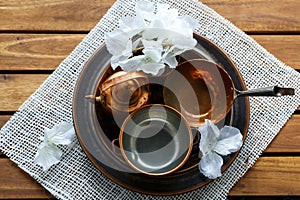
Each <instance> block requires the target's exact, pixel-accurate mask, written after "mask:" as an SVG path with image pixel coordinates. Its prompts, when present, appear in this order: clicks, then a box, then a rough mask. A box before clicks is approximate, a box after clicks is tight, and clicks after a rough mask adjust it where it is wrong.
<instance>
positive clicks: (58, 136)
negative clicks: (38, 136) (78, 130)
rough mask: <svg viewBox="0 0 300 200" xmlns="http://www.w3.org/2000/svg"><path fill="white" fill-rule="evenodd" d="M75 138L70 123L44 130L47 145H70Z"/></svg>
mask: <svg viewBox="0 0 300 200" xmlns="http://www.w3.org/2000/svg"><path fill="white" fill-rule="evenodd" d="M74 137H75V130H74V128H73V124H72V123H67V122H62V123H60V124H58V125H55V126H54V127H53V128H52V129H46V130H45V138H47V139H48V140H47V142H48V143H49V144H55V145H58V144H62V145H68V144H71V143H72V141H73V139H74Z"/></svg>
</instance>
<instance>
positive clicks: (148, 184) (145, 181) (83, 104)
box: [73, 34, 250, 195]
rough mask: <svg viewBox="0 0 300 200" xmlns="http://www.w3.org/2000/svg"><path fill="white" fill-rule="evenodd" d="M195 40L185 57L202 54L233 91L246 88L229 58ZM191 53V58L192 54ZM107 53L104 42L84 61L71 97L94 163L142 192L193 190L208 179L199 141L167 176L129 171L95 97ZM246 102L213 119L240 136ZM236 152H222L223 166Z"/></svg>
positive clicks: (78, 131) (243, 99)
mask: <svg viewBox="0 0 300 200" xmlns="http://www.w3.org/2000/svg"><path fill="white" fill-rule="evenodd" d="M194 38H195V39H196V40H197V41H198V44H197V46H196V48H195V49H196V54H197V55H196V54H195V53H193V52H195V51H194V50H193V51H188V52H185V54H184V56H183V57H184V58H185V59H186V60H188V59H193V58H202V59H207V60H210V61H212V62H215V63H217V64H219V65H220V66H222V67H223V68H224V69H225V70H226V71H227V72H228V73H229V75H230V76H231V78H232V80H233V82H234V85H235V88H236V89H237V90H245V89H246V88H245V84H244V81H243V79H242V77H241V75H240V74H239V72H238V70H237V68H236V67H235V65H234V64H233V62H232V61H231V60H230V58H229V57H228V56H227V55H226V54H225V53H224V52H223V51H222V50H221V49H219V48H218V47H217V46H216V45H215V44H213V43H212V42H210V41H209V40H207V39H206V38H204V37H202V36H199V35H197V34H194ZM195 56H196V57H195ZM110 58H111V55H110V54H109V53H108V51H107V50H106V47H105V46H103V47H102V48H100V49H99V50H98V51H97V52H96V53H95V54H94V55H93V56H92V57H91V59H90V60H89V61H88V62H87V63H86V65H85V67H84V69H83V71H82V73H81V75H80V77H79V79H78V82H77V85H76V88H75V92H74V100H73V120H74V126H75V131H76V134H77V137H78V140H79V142H80V144H81V146H82V148H83V150H84V152H85V153H86V155H87V156H88V158H89V159H90V160H91V161H92V162H93V164H94V165H95V166H96V167H97V168H98V169H99V170H100V171H101V172H102V173H103V174H104V175H106V176H107V177H108V178H110V179H111V180H112V181H114V182H115V183H117V184H119V185H121V186H123V187H125V188H127V189H130V190H133V191H136V192H140V193H144V194H152V195H173V194H180V193H184V192H188V191H192V190H195V189H197V188H200V187H202V186H203V185H205V184H207V183H209V182H210V181H211V180H210V179H208V178H206V177H205V176H204V175H202V174H201V173H200V171H199V169H198V162H199V158H198V153H199V149H198V145H196V146H195V147H194V149H193V153H192V155H191V156H190V159H189V160H188V162H187V163H186V164H185V165H184V166H183V167H182V168H180V169H179V170H178V171H176V172H174V173H171V174H169V175H163V176H149V175H145V174H141V173H137V172H136V171H133V170H132V169H131V168H130V167H129V166H128V164H127V163H126V162H124V160H123V159H122V156H121V154H120V153H119V151H118V149H115V148H113V147H114V146H115V145H114V142H115V140H114V139H116V138H118V133H119V132H118V131H119V128H118V126H116V125H115V124H114V123H113V122H112V120H113V119H112V118H110V117H109V116H106V114H105V112H104V111H103V110H101V106H99V105H98V104H97V102H96V101H95V99H94V98H89V96H95V95H96V94H97V92H98V86H99V84H100V81H101V79H102V78H103V74H104V73H106V72H107V69H108V67H109V66H110ZM249 112H250V111H249V101H248V98H247V97H239V98H237V99H236V100H235V102H234V105H233V107H232V109H231V111H230V112H229V113H228V115H227V116H226V117H225V118H224V119H223V120H222V121H221V122H220V123H219V124H218V125H219V126H220V127H222V126H224V125H231V126H234V127H236V128H238V129H239V130H240V131H241V133H242V134H243V137H244V139H245V137H246V132H247V129H248V124H249ZM237 154H238V152H236V153H233V154H230V155H228V156H225V157H223V161H224V164H223V166H222V171H225V170H226V169H227V168H228V167H229V166H230V164H231V163H232V162H233V161H234V159H235V157H236V156H237Z"/></svg>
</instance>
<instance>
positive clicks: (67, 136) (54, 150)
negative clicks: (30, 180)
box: [34, 122, 75, 171]
mask: <svg viewBox="0 0 300 200" xmlns="http://www.w3.org/2000/svg"><path fill="white" fill-rule="evenodd" d="M74 136H75V130H74V128H73V125H72V124H71V123H67V122H62V123H60V124H58V125H55V126H54V127H53V128H52V129H48V128H45V136H44V138H42V139H43V142H42V143H41V144H40V145H39V147H38V151H37V153H36V156H35V159H34V163H36V164H38V165H40V166H42V167H43V170H44V171H46V170H48V169H49V168H50V167H51V166H52V165H54V164H57V163H58V162H59V161H60V158H61V156H62V151H61V150H60V149H59V148H58V147H57V145H69V144H71V143H72V141H73V139H74Z"/></svg>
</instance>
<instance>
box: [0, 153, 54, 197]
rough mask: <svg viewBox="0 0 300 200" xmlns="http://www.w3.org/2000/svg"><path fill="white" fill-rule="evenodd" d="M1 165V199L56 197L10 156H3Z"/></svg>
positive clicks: (0, 160) (0, 161)
mask: <svg viewBox="0 0 300 200" xmlns="http://www.w3.org/2000/svg"><path fill="white" fill-rule="evenodd" d="M0 166H1V167H0V168H1V170H0V199H20V198H24V199H37V198H43V199H48V198H54V197H53V196H52V195H51V194H50V193H49V192H48V191H47V190H45V189H44V188H43V187H42V186H41V185H40V184H38V183H37V182H36V181H35V180H34V179H33V178H31V177H30V176H29V175H28V174H27V173H25V172H24V171H23V170H21V169H20V168H18V167H17V165H15V164H14V163H13V162H12V161H10V160H9V159H8V158H1V159H0Z"/></svg>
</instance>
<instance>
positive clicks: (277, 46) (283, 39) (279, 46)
mask: <svg viewBox="0 0 300 200" xmlns="http://www.w3.org/2000/svg"><path fill="white" fill-rule="evenodd" d="M299 5H300V4H299ZM299 7H300V6H299ZM251 37H252V38H253V39H254V40H256V41H257V42H258V43H259V44H260V45H262V46H263V47H264V48H265V49H267V50H268V51H269V52H270V53H271V54H273V55H274V56H275V57H276V58H278V59H279V60H281V61H282V62H284V63H285V64H287V65H289V66H290V67H293V68H294V69H296V70H300V57H299V52H300V35H251Z"/></svg>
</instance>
